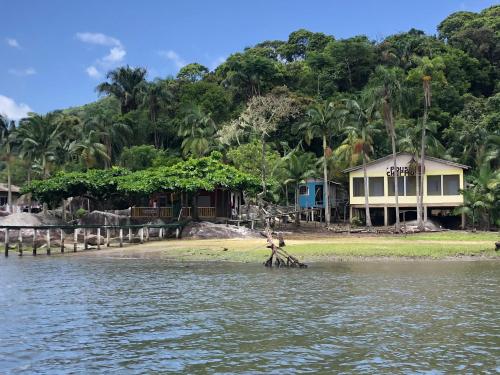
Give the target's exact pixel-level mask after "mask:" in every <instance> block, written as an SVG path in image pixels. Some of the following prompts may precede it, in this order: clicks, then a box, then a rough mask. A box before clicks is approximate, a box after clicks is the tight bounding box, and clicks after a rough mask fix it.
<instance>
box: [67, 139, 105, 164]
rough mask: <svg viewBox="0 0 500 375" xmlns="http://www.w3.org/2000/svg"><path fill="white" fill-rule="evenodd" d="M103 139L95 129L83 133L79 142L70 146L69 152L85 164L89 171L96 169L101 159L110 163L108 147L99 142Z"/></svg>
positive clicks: (73, 142)
mask: <svg viewBox="0 0 500 375" xmlns="http://www.w3.org/2000/svg"><path fill="white" fill-rule="evenodd" d="M101 137H102V134H100V133H99V132H98V131H96V130H94V129H90V130H88V131H87V132H85V131H82V132H81V133H80V136H79V137H78V140H74V141H72V142H71V143H70V144H69V145H68V152H69V153H70V155H73V156H75V157H76V158H77V159H78V160H80V161H81V162H83V164H84V165H85V167H86V168H87V169H90V168H92V167H94V166H95V165H96V163H97V161H98V160H99V159H101V160H104V161H105V162H106V161H109V156H108V152H107V148H106V145H104V144H102V143H101V142H100V141H99V140H100V138H101Z"/></svg>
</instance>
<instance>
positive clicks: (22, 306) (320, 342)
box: [0, 256, 500, 374]
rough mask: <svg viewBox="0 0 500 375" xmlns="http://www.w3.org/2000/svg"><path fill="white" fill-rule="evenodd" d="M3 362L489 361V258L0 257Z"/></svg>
mask: <svg viewBox="0 0 500 375" xmlns="http://www.w3.org/2000/svg"><path fill="white" fill-rule="evenodd" d="M0 285H1V289H0V373H2V374H3V373H5V374H17V373H37V374H67V373H79V374H84V373H85V374H93V373H104V372H105V373H117V374H124V373H134V374H135V373H155V372H162V373H164V372H169V371H171V372H174V373H189V374H196V373H203V374H205V373H218V374H232V373H248V374H250V373H251V374H256V373H267V374H290V373H294V372H297V373H356V374H363V373H408V374H409V373H431V374H440V373H471V374H472V373H474V374H476V373H498V372H500V360H499V358H500V292H499V286H500V263H499V262H388V263H383V262H380V263H365V264H362V263H338V264H315V265H312V267H310V268H309V269H307V270H269V269H265V268H264V267H263V266H260V265H248V264H246V265H245V264H241V265H239V264H229V265H228V264H226V265H221V264H201V263H191V264H179V263H172V262H169V261H166V260H153V259H97V258H85V257H82V256H79V257H69V256H68V257H53V258H47V257H44V256H40V257H38V258H31V257H25V258H22V259H18V258H17V257H16V256H11V257H10V258H9V259H7V260H5V259H3V258H2V259H0Z"/></svg>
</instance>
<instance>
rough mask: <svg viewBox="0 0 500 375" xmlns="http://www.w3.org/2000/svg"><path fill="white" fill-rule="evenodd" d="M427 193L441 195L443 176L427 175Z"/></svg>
mask: <svg viewBox="0 0 500 375" xmlns="http://www.w3.org/2000/svg"><path fill="white" fill-rule="evenodd" d="M427 195H441V176H427Z"/></svg>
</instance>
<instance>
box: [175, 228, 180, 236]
mask: <svg viewBox="0 0 500 375" xmlns="http://www.w3.org/2000/svg"><path fill="white" fill-rule="evenodd" d="M180 234H181V232H180V230H179V227H177V228H175V238H179V235H180Z"/></svg>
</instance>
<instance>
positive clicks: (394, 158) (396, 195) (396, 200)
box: [391, 124, 400, 232]
mask: <svg viewBox="0 0 500 375" xmlns="http://www.w3.org/2000/svg"><path fill="white" fill-rule="evenodd" d="M394 133H395V131H394V124H391V143H392V162H393V165H394V203H395V208H396V224H395V230H396V232H399V228H400V224H399V191H398V169H397V154H396V135H395V134H394Z"/></svg>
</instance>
